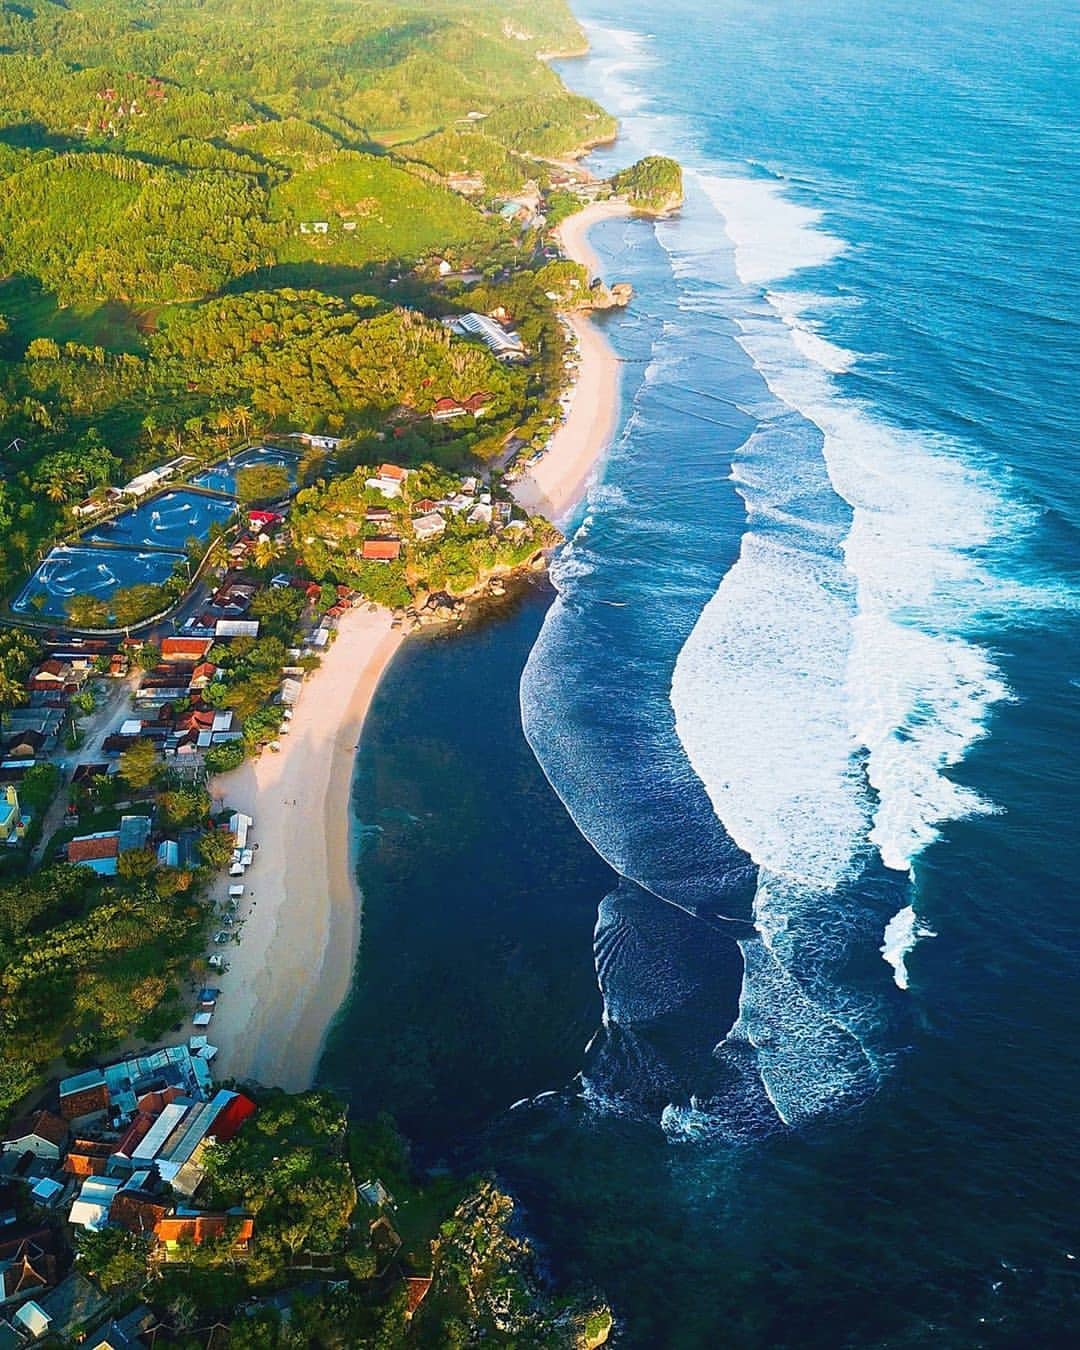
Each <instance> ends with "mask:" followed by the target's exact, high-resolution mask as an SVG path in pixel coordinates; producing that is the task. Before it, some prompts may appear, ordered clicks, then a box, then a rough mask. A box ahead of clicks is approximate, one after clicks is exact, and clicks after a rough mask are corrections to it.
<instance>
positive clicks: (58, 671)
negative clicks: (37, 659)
mask: <svg viewBox="0 0 1080 1350" xmlns="http://www.w3.org/2000/svg"><path fill="white" fill-rule="evenodd" d="M74 673H75V672H74V671H73V669H72V667H71V664H70V663H69V662H67V661H57V660H54V659H50V660H48V661H42V663H41V665H40V666H38V668H37V669H36V670H34V671H31V674H30V678H29V680H27V682H26V683H27V688H28V689H31V690H35V689H41V690H48V689H65V688H67V686H68V685H69V684H70V683H71V682H72V676H73V675H74Z"/></svg>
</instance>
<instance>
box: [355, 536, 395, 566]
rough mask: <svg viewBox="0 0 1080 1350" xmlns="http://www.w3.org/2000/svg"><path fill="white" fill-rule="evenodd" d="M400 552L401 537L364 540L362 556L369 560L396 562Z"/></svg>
mask: <svg viewBox="0 0 1080 1350" xmlns="http://www.w3.org/2000/svg"><path fill="white" fill-rule="evenodd" d="M400 553H401V540H400V539H365V540H364V547H363V551H362V556H363V557H364V558H365V559H367V560H368V561H369V562H394V561H395V560H396V559H397V558H398V556H399V555H400Z"/></svg>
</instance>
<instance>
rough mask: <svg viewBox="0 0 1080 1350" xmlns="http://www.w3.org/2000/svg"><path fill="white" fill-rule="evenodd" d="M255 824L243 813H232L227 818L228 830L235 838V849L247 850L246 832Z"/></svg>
mask: <svg viewBox="0 0 1080 1350" xmlns="http://www.w3.org/2000/svg"><path fill="white" fill-rule="evenodd" d="M254 824H255V821H254V820H253V819H252V818H251V816H247V815H245V814H244V812H243V811H234V812H233V813H232V815H231V816H230V817H229V829H230V830H231V831H232V833H233V834H234V835H235V836H236V847H237V848H241V849H243V848H247V840H248V830H250V829H251V827H252V826H253V825H254Z"/></svg>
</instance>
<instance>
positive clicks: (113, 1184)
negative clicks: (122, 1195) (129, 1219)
mask: <svg viewBox="0 0 1080 1350" xmlns="http://www.w3.org/2000/svg"><path fill="white" fill-rule="evenodd" d="M123 1184H124V1181H123V1178H122V1177H96V1176H95V1177H87V1178H86V1180H85V1181H84V1182H83V1184H82V1189H81V1190H80V1191H79V1194H78V1195H77V1196H76V1198H75V1201H74V1203H73V1204H72V1206H71V1210H70V1212H69V1213H68V1223H70V1224H71V1226H72V1227H73V1228H88V1229H89V1230H90V1231H91V1232H92V1233H97V1232H100V1231H101V1229H102V1228H106V1227H108V1223H109V1211H110V1210H111V1209H112V1203H113V1201H114V1200H115V1199H116V1195H117V1192H118V1191H119V1190H120V1188H121V1186H123Z"/></svg>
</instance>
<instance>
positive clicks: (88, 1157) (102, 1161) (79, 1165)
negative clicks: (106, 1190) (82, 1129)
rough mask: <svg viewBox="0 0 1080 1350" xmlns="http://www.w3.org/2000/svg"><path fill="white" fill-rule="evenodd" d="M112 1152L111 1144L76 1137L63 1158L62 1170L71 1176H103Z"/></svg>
mask: <svg viewBox="0 0 1080 1350" xmlns="http://www.w3.org/2000/svg"><path fill="white" fill-rule="evenodd" d="M112 1153H113V1146H112V1144H106V1143H104V1142H102V1141H101V1140H98V1139H76V1140H75V1142H74V1144H72V1146H71V1148H70V1149H68V1153H67V1157H66V1158H65V1159H64V1171H65V1172H68V1173H70V1175H71V1176H73V1177H101V1176H104V1175H105V1171H106V1168H107V1167H108V1164H109V1158H110V1157H111V1156H112Z"/></svg>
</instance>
